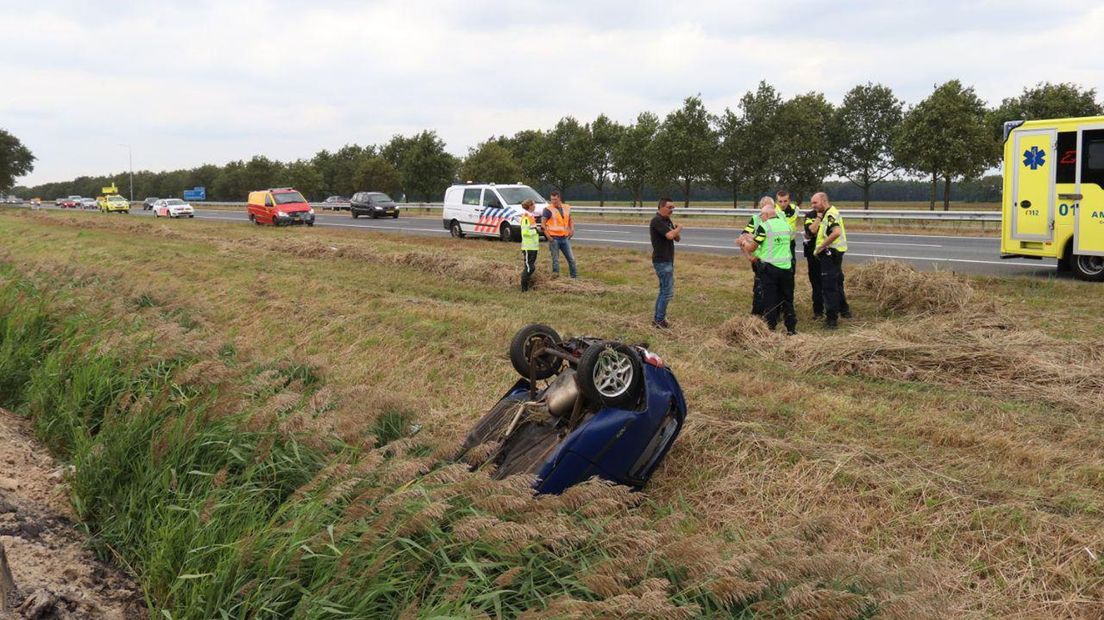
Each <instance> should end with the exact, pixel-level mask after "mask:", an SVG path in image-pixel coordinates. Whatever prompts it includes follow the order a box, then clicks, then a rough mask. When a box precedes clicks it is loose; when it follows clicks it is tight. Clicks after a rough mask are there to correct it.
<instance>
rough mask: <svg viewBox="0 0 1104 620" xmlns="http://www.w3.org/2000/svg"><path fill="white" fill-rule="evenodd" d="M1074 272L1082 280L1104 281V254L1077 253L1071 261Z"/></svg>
mask: <svg viewBox="0 0 1104 620" xmlns="http://www.w3.org/2000/svg"><path fill="white" fill-rule="evenodd" d="M1071 263H1072V265H1071V266H1072V267H1073V273H1075V274H1076V275H1077V277H1078V278H1079V279H1081V280H1086V281H1088V282H1104V256H1086V255H1084V254H1075V255H1074V256H1073V260H1072V261H1071Z"/></svg>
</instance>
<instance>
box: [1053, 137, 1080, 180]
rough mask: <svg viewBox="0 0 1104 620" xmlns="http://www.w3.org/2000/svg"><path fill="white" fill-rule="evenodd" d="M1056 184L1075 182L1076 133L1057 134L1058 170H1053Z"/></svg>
mask: <svg viewBox="0 0 1104 620" xmlns="http://www.w3.org/2000/svg"><path fill="white" fill-rule="evenodd" d="M1055 175H1056V176H1057V178H1056V179H1055V181H1056V182H1057V183H1074V182H1076V181H1077V179H1076V175H1077V132H1076V131H1062V132H1059V133H1058V169H1057V170H1055Z"/></svg>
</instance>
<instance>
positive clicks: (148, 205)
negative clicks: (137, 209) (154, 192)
mask: <svg viewBox="0 0 1104 620" xmlns="http://www.w3.org/2000/svg"><path fill="white" fill-rule="evenodd" d="M158 200H160V198H157V197H156V196H150V197H149V198H146V199H145V200H143V201H142V210H143V211H149V210H150V209H152V208H153V203H155V202H157V201H158Z"/></svg>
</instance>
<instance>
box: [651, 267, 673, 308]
mask: <svg viewBox="0 0 1104 620" xmlns="http://www.w3.org/2000/svg"><path fill="white" fill-rule="evenodd" d="M652 267H655V272H656V275H657V276H658V277H659V295H657V296H656V305H655V320H656V322H657V323H658V322H660V321H663V320H665V319H666V318H667V304H669V303H670V302H671V298H672V297H674V296H675V264H674V263H652Z"/></svg>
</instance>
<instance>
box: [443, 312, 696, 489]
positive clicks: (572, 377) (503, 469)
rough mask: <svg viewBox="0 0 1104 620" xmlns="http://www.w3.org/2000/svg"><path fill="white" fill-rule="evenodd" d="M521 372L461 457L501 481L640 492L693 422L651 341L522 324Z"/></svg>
mask: <svg viewBox="0 0 1104 620" xmlns="http://www.w3.org/2000/svg"><path fill="white" fill-rule="evenodd" d="M510 361H511V363H512V364H513V366H514V369H515V370H517V371H518V373H519V374H520V375H521V376H522V378H521V379H519V380H518V381H517V383H515V384H514V386H513V387H511V388H510V389H509V390H508V391H507V392H506V394H505V395H504V396H503V397H502V398H501V399H500V400H499V401H498V403H496V404H495V406H494V407H492V408H491V410H490V411H488V412H487V413H486V414H485V415H484V416H483V417H482V418H480V420H479V421H478V422H477V423H476V425H475V427H474V428H473V429H472V431H471V432H470V433H469V434H468V436H467V438H466V439H465V441H464V443H463V445H462V446H461V449H460V453H459V456H460V457H461V458H464V459H466V460H467V462H469V463H470V464H471V465H472V466H473V467H484V466H493V467H494V474H493V475H494V477H495V478H504V477H506V476H510V475H513V474H526V473H527V474H533V475H535V476H536V482H535V483H534V488H535V489H536V490H537V491H538V492H540V493H561V492H563V490H564V489H566V488H568V487H569V486H571V485H573V484H576V483H579V482H582V481H584V480H587V479H588V478H591V477H593V476H598V477H600V478H604V479H606V480H610V481H613V482H616V483H618V484H623V485H627V486H630V487H633V488H634V489H640V488H641V487H643V486H644V485H645V484H646V483H647V482H648V479H649V478H650V477H651V475H652V473H653V472H654V471H655V469H656V467H657V466H658V465H659V464H660V462H662V460H663V458H664V457H665V456H666V455H667V452H668V450H670V449H671V445H672V444H673V443H674V442H675V439H676V438H677V437H678V434H679V432H680V431H681V430H682V426H683V423H684V422H685V421H686V401H685V399H684V398H683V395H682V389H681V388H680V387H679V384H678V381H677V380H676V379H675V375H674V374H673V373H672V372H671V370H670V368H668V367H667V365H666V364H665V363H664V361H663V360H662V359H660V357H659V356H657V355H655V354H654V353H652V352H651V351H648V349H647V348H645V346H644V345H626V344H623V343H620V342H617V341H613V340H603V339H599V338H591V337H578V338H569V339H567V340H564V339H562V338H561V337H560V335H559V334H558V333H556V331H555V330H554V329H552V328H551V327H549V326H547V325H541V324H532V325H527V326H525V327H523V328H522V329H521V330H520V331H519V332H518V333H517V335H515V336H514V338H513V340H512V341H511V343H510Z"/></svg>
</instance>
